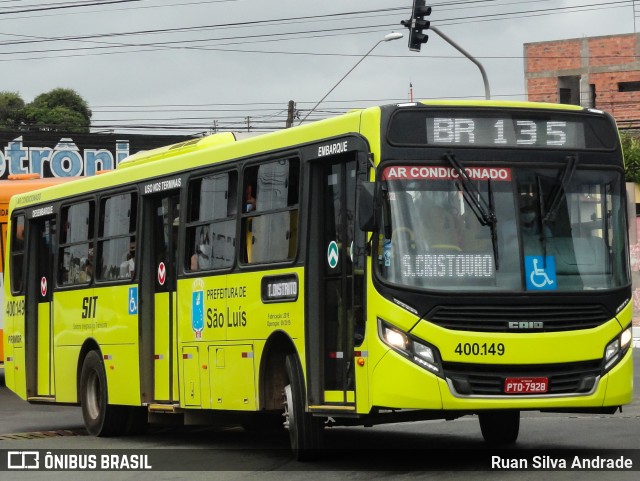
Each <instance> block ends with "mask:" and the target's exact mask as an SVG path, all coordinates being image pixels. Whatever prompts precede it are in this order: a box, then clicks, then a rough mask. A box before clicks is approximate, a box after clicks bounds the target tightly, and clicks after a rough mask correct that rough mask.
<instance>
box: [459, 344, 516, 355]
mask: <svg viewBox="0 0 640 481" xmlns="http://www.w3.org/2000/svg"><path fill="white" fill-rule="evenodd" d="M454 352H455V353H456V354H458V355H460V356H504V353H505V347H504V344H502V343H501V342H499V343H495V342H483V343H479V342H459V343H458V345H457V346H456V348H455V349H454Z"/></svg>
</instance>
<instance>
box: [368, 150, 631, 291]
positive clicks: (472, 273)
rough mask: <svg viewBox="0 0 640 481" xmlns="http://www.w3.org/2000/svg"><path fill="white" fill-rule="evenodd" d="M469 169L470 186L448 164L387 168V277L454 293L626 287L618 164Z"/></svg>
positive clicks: (382, 266) (383, 252) (382, 247)
mask: <svg viewBox="0 0 640 481" xmlns="http://www.w3.org/2000/svg"><path fill="white" fill-rule="evenodd" d="M465 173H466V176H465V177H466V183H467V185H466V187H465V185H464V182H462V180H461V179H460V176H459V175H458V173H457V171H456V169H455V167H454V166H453V165H449V164H446V165H445V164H437V165H436V164H435V163H434V164H423V165H394V166H386V167H385V168H384V170H383V174H382V179H383V181H384V189H383V192H385V202H386V208H385V209H382V211H383V212H384V213H385V214H383V217H384V218H383V219H382V220H381V223H380V225H381V226H384V227H385V228H384V229H382V228H381V230H380V231H381V234H380V235H379V236H378V250H377V252H378V262H377V264H378V269H377V270H378V274H379V275H380V277H381V278H382V279H383V280H384V281H387V282H390V283H394V284H398V285H401V286H403V287H409V288H424V289H431V290H456V291H539V290H544V291H582V290H592V289H612V288H616V287H620V286H624V285H626V284H628V282H629V273H628V269H627V267H626V261H625V259H626V252H627V240H626V232H627V230H626V219H625V210H624V202H625V194H624V190H623V183H622V179H621V174H620V173H619V172H618V171H613V170H597V169H592V168H589V169H587V168H581V166H580V165H579V162H578V160H577V158H574V157H569V158H568V162H567V164H565V165H561V166H559V167H545V168H533V167H492V166H486V167H483V166H479V167H469V166H466V167H465ZM469 183H471V184H472V185H471V186H470V185H469ZM464 191H467V192H466V193H465V192H464ZM385 234H386V235H387V236H390V238H386V237H385Z"/></svg>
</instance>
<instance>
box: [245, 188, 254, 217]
mask: <svg viewBox="0 0 640 481" xmlns="http://www.w3.org/2000/svg"><path fill="white" fill-rule="evenodd" d="M254 210H256V198H255V197H254V196H253V186H252V185H251V184H247V189H246V192H245V212H251V211H254Z"/></svg>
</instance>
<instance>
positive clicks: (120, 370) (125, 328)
mask: <svg viewBox="0 0 640 481" xmlns="http://www.w3.org/2000/svg"><path fill="white" fill-rule="evenodd" d="M131 287H132V286H131V285H120V286H113V287H105V288H104V289H93V290H92V292H90V294H91V296H89V297H87V296H84V297H83V299H82V305H83V313H82V314H83V315H85V316H86V318H87V319H88V320H89V321H90V322H89V324H90V325H92V327H93V331H92V333H93V338H94V339H95V340H96V342H97V343H98V346H100V350H101V351H102V356H103V359H104V364H105V371H106V373H107V384H108V392H109V403H110V404H127V405H134V406H139V405H140V356H139V341H138V311H137V309H131V308H130V304H129V303H130V288H131ZM86 309H88V312H85V310H86Z"/></svg>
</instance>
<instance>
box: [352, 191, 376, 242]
mask: <svg viewBox="0 0 640 481" xmlns="http://www.w3.org/2000/svg"><path fill="white" fill-rule="evenodd" d="M375 188H376V184H375V183H374V182H360V183H359V184H358V190H357V194H358V209H357V212H358V226H359V227H360V230H362V231H364V232H373V231H374V230H376V228H377V227H378V226H377V222H376V219H377V216H376V207H375V205H376V203H375Z"/></svg>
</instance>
